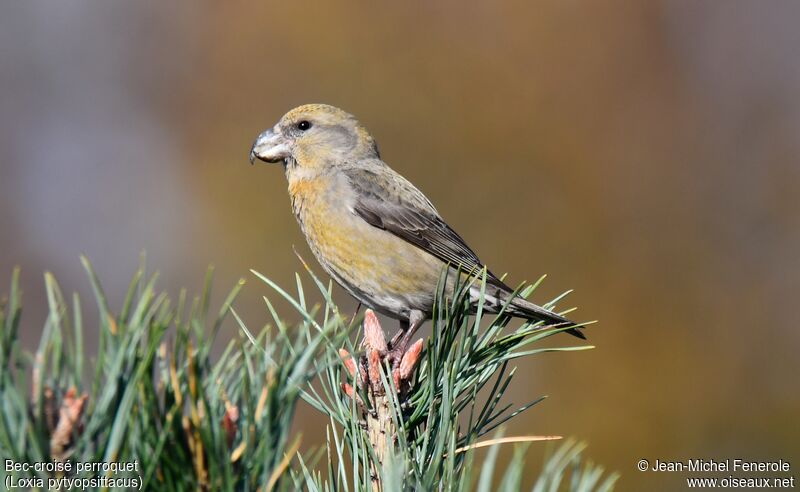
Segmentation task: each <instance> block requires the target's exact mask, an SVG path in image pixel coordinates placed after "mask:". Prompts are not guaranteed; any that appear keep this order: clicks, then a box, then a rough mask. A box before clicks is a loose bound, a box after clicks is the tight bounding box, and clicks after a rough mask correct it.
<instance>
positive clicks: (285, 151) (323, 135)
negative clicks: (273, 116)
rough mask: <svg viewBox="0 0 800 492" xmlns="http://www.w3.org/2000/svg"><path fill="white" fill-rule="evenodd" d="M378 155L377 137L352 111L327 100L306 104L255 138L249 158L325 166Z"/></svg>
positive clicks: (251, 160)
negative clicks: (370, 132)
mask: <svg viewBox="0 0 800 492" xmlns="http://www.w3.org/2000/svg"><path fill="white" fill-rule="evenodd" d="M370 157H378V148H377V146H376V145H375V140H374V139H373V138H372V136H371V135H370V134H369V132H367V130H366V128H364V127H363V126H362V125H361V124H360V123H359V122H358V121H357V120H356V119H355V118H354V117H353V116H352V115H350V114H349V113H346V112H345V111H342V110H341V109H339V108H335V107H333V106H328V105H326V104H306V105H305V106H300V107H297V108H295V109H293V110H291V111H289V112H288V113H286V114H285V115H283V117H282V118H281V119H280V120H279V121H278V123H276V124H275V126H274V127H272V128H270V129H268V130H266V131H264V132H263V133H261V135H259V136H258V137H257V138H256V141H255V143H253V147H252V148H251V149H250V162H251V163H253V162H254V161H255V159H260V160H262V161H264V162H273V163H278V162H281V163H283V164H284V165H287V166H289V165H291V166H300V167H303V168H308V169H322V168H325V167H327V166H331V165H336V164H337V163H339V162H342V161H343V160H357V159H364V158H370Z"/></svg>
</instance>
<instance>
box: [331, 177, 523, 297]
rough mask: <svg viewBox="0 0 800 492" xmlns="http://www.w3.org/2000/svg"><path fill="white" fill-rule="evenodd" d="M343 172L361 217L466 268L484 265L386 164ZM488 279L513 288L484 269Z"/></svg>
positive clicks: (413, 187) (476, 271)
mask: <svg viewBox="0 0 800 492" xmlns="http://www.w3.org/2000/svg"><path fill="white" fill-rule="evenodd" d="M345 174H346V175H347V177H348V180H349V182H350V185H351V186H352V188H353V191H354V192H355V194H356V197H357V198H356V200H355V204H354V207H353V210H354V212H355V213H356V214H358V215H359V216H360V217H361V218H362V219H364V220H365V221H366V222H367V223H369V224H370V225H372V226H374V227H378V228H380V229H383V230H385V231H387V232H390V233H392V234H394V235H395V236H397V237H399V238H401V239H403V240H405V241H408V242H409V243H411V244H413V245H414V246H417V247H418V248H421V249H423V250H425V251H426V252H428V253H430V254H431V255H433V256H435V257H437V258H439V259H440V260H442V261H444V262H445V263H450V264H451V265H452V266H454V267H458V266H459V265H460V266H461V269H462V270H463V271H465V272H472V273H480V272H481V270H482V269H483V268H484V266H483V264H482V263H481V261H480V260H479V259H478V256H477V255H476V254H475V252H474V251H472V249H470V247H469V246H467V244H466V242H464V239H462V238H461V236H459V235H458V233H456V231H454V230H453V229H452V228H451V227H450V226H449V225H447V223H446V222H445V221H444V220H443V219H442V218H441V217H440V216H439V213H438V212H437V211H436V209H435V208H434V207H433V205H432V204H431V203H430V201H429V200H428V199H427V198H426V197H425V195H423V194H422V192H421V191H419V190H418V189H417V188H416V187H415V186H414V185H412V184H411V183H410V182H409V181H408V180H406V179H405V178H403V177H402V176H400V175H399V174H397V173H395V172H394V171H392V170H391V169H389V168H388V167H385V166H381V167H378V168H372V169H370V168H367V169H364V168H358V169H355V168H354V169H347V170H346V171H345ZM486 278H487V282H489V283H490V284H494V285H496V286H497V287H500V288H501V289H503V290H507V291H509V292H510V291H512V290H513V289H511V288H510V287H508V286H507V285H506V284H504V283H503V282H502V281H501V280H500V279H499V278H498V277H497V276H496V275H494V274H493V273H491V272H489V271H487V274H486Z"/></svg>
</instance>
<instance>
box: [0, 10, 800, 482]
mask: <svg viewBox="0 0 800 492" xmlns="http://www.w3.org/2000/svg"><path fill="white" fill-rule="evenodd" d="M798 16H800V4H797V3H792V2H769V3H763V2H744V1H740V2H686V1H674V2H661V1H652V2H616V1H610V2H580V3H579V2H562V1H553V2H493V3H491V4H488V3H487V4H485V5H466V4H465V3H463V2H456V1H445V2H435V3H433V2H398V3H395V4H388V3H384V4H381V5H378V4H376V3H369V2H357V4H354V5H348V6H344V5H323V4H321V3H318V2H275V3H266V2H264V3H260V4H259V5H254V4H252V3H247V2H208V1H207V2H188V1H178V2H167V3H165V2H155V1H152V2H127V3H115V4H113V5H112V4H108V3H98V2H82V1H70V2H43V1H27V2H4V3H3V4H2V7H0V67H1V68H2V69H1V70H0V278H3V279H8V278H9V277H10V273H11V270H12V268H13V267H14V266H15V265H20V266H22V268H23V286H24V289H25V303H26V311H25V314H24V316H23V327H24V330H25V332H24V336H25V337H26V343H27V344H29V345H30V346H32V345H33V343H34V341H35V340H36V339H37V338H38V336H39V334H40V332H41V326H42V322H43V320H44V309H45V299H44V287H43V281H42V273H43V272H44V271H45V270H50V271H52V272H53V273H54V274H55V275H56V277H57V278H58V279H59V281H60V283H61V285H62V287H63V288H64V289H66V290H77V291H79V292H88V282H87V280H86V278H85V276H84V274H83V272H82V270H81V267H80V262H79V261H78V255H79V254H81V253H85V254H87V255H88V256H89V258H90V259H91V260H92V261H93V262H94V264H95V267H96V269H97V270H98V272H99V275H100V277H101V279H102V280H103V282H104V285H105V287H106V290H107V291H108V293H109V296H110V298H111V300H112V304H114V303H116V304H115V305H116V306H117V307H118V306H119V302H120V300H121V298H122V296H123V294H124V291H125V289H126V287H127V283H128V281H129V280H130V277H131V275H132V273H133V271H134V270H135V268H136V265H137V263H138V261H139V253H140V252H141V251H146V252H147V256H148V265H150V266H151V267H152V268H154V269H158V270H159V271H160V272H161V279H162V280H161V285H162V287H163V288H164V289H166V290H168V291H169V292H170V293H172V294H173V295H175V294H177V291H178V289H179V288H180V287H181V286H187V287H190V288H191V289H193V290H194V291H197V290H199V288H200V286H201V283H202V277H203V274H204V269H205V267H206V266H207V265H208V264H212V263H213V264H214V265H216V269H217V281H216V286H217V294H218V295H219V296H222V295H223V294H224V293H225V291H226V290H227V289H228V288H229V287H230V286H232V285H233V283H234V282H235V281H236V279H238V278H239V277H240V276H244V277H246V278H248V279H249V284H248V286H247V287H246V289H245V294H244V296H243V297H242V300H241V302H240V303H239V310H240V311H242V312H243V313H244V316H245V318H246V320H247V321H248V323H249V324H250V325H251V326H256V327H257V326H259V325H263V324H265V323H267V322H268V317H267V313H266V310H265V309H264V308H263V304H262V303H260V301H259V298H260V296H261V295H263V294H265V293H268V291H267V288H266V286H264V285H263V284H260V283H259V282H257V281H254V280H255V279H254V278H253V277H252V275H251V274H249V272H248V270H249V269H250V268H254V269H257V270H259V271H261V272H263V273H264V274H266V275H268V276H270V277H271V278H273V279H275V280H276V281H278V282H279V283H280V284H283V285H286V286H292V285H293V284H294V272H295V271H298V270H301V269H302V266H301V265H300V263H299V262H298V260H297V259H296V257H295V255H294V253H293V251H292V247H293V246H295V247H296V248H297V250H298V252H299V253H300V254H301V255H303V256H305V257H307V258H308V259H309V260H310V259H311V253H310V252H309V250H308V248H307V246H306V244H305V241H304V239H303V237H302V236H301V235H300V231H299V228H298V227H297V224H296V223H295V219H294V217H293V216H292V213H291V211H290V206H289V200H288V197H287V194H286V183H285V179H284V177H283V174H282V172H281V169H280V167H279V166H267V165H258V166H250V165H249V164H248V162H247V154H248V151H249V149H250V145H251V144H252V141H253V139H254V137H255V136H256V135H257V134H258V133H259V132H261V131H262V130H263V129H265V128H267V127H269V126H272V125H273V124H274V122H275V121H276V120H277V119H278V118H280V116H281V115H282V114H283V113H284V112H286V111H287V110H289V109H290V108H292V107H294V106H297V105H300V104H303V103H308V102H325V103H329V104H333V105H337V106H340V107H342V108H344V109H346V110H347V111H349V112H351V113H353V114H355V115H356V116H357V117H358V118H359V119H360V120H361V121H362V122H363V123H364V124H365V125H366V126H367V127H368V128H369V129H370V130H371V132H372V133H373V135H374V136H375V137H376V139H377V141H378V143H379V144H380V148H381V153H382V155H383V157H384V158H385V160H386V161H387V162H389V163H390V164H391V165H392V166H393V167H394V168H395V169H397V170H398V171H400V172H401V173H402V174H404V175H405V176H406V177H408V178H409V179H410V180H411V181H412V182H414V183H416V184H417V185H418V186H419V187H420V188H421V189H422V190H423V191H424V192H425V193H426V194H427V195H428V196H429V197H430V198H431V200H432V201H433V202H434V203H435V204H436V206H437V208H438V209H439V211H440V212H441V213H442V214H443V216H444V217H445V218H446V219H447V220H448V221H449V222H450V223H451V225H453V227H454V228H455V229H456V230H457V231H459V232H460V233H461V235H463V236H464V237H465V238H466V240H467V241H468V243H469V244H470V245H472V247H473V248H474V249H475V250H476V251H477V252H478V253H479V254H480V256H481V258H482V259H483V260H484V261H486V262H487V263H488V264H489V265H490V266H491V268H492V269H493V270H495V271H496V272H509V274H510V277H509V278H510V281H511V282H512V283H516V282H520V281H522V280H534V279H536V278H537V277H539V276H540V275H541V274H543V273H547V274H548V275H549V277H548V280H547V281H546V282H545V283H544V286H543V287H542V289H541V290H539V291H537V293H536V294H535V299H534V300H535V301H538V302H544V301H546V300H548V299H550V298H551V297H553V296H554V295H556V294H558V293H560V292H562V291H564V290H566V289H571V288H572V289H575V292H574V294H572V295H571V296H570V297H569V298H568V300H567V303H566V304H564V303H562V304H561V307H562V308H563V307H568V306H571V305H577V306H579V307H580V309H579V311H577V313H576V317H578V318H579V319H582V320H589V319H598V320H600V323H599V324H598V325H596V327H593V328H592V329H591V330H589V338H590V342H591V343H593V344H595V345H597V349H596V350H593V351H589V352H581V353H567V354H550V355H546V356H542V357H537V358H536V360H533V361H527V362H525V363H524V364H523V365H522V367H521V368H520V372H521V374H522V376H523V377H521V378H519V381H517V383H516V385H515V386H514V387H513V398H514V401H515V402H516V403H518V404H522V403H525V402H527V401H529V400H531V399H533V398H535V397H537V396H539V395H541V394H547V395H550V398H549V399H548V400H547V401H546V402H545V403H543V404H542V405H540V406H537V407H535V408H534V409H532V410H530V411H529V413H528V414H527V416H525V417H523V418H521V419H519V420H518V421H516V422H515V423H514V424H513V425H512V426H511V428H510V429H508V431H507V434H508V435H511V434H531V433H534V434H535V433H539V434H563V435H570V436H575V437H577V438H579V439H585V440H587V441H588V442H589V443H590V447H589V451H588V454H589V456H591V457H592V458H594V459H595V460H596V461H598V462H600V463H602V464H604V465H606V466H607V467H608V468H610V469H612V470H618V471H620V472H622V474H623V477H622V480H621V482H620V484H619V485H620V489H622V490H674V489H675V488H676V487H678V486H679V485H680V484H681V483H682V481H681V477H682V476H683V475H680V474H654V473H640V472H638V471H636V468H635V466H636V462H637V461H638V460H639V459H641V458H648V459H651V461H652V460H654V459H656V458H659V459H665V460H685V459H688V458H707V459H717V460H719V459H724V458H746V459H753V460H756V459H778V458H783V459H788V460H790V461H791V460H792V458H794V459H795V460H794V462H793V463H792V464H793V465H794V467H795V469H793V471H794V472H795V474H796V467H798V466H800V461H798V460H797V458H798V457H800V453H798V451H800V444H798V443H800V425H798V424H797V420H798V415H800V391H798V390H800V383H798V376H800V362H798V356H797V352H798V346H799V345H798V344H799V343H800V332H799V331H798V325H797V314H796V308H795V307H794V306H793V305H792V303H793V302H796V299H797V296H798V293H800V138H799V137H800V58H798V56H797V47H798V46H800V30H798V29H797V22H796V21H797V19H798ZM312 264H313V266H314V268H315V269H316V271H317V272H318V273H320V274H322V271H321V269H320V268H319V267H318V266H317V265H316V263H315V262H312ZM3 282H4V283H5V280H3ZM6 289H7V288H5V287H4V288H3V289H2V291H3V292H6V291H7V290H6ZM336 296H337V298H338V299H339V301H340V303H341V305H342V307H344V308H345V309H352V308H353V307H354V303H353V302H352V301H351V300H350V299H349V298H348V297H347V295H346V294H345V293H344V292H343V291H341V290H338V291H337V292H336ZM90 310H91V309H90V308H87V311H90ZM284 312H286V313H287V314H286V316H287V318H291V316H292V313H291V311H290V310H289V309H284ZM389 329H391V330H394V323H391V324H389V326H388V327H387V330H389ZM225 336H226V337H230V336H238V335H237V334H236V330H235V329H234V328H233V327H231V329H230V331H229V333H228V334H226V335H225ZM571 342H572V341H571V340H567V339H564V340H562V343H571ZM300 412H301V413H302V418H301V419H299V420H300V421H301V422H303V426H302V428H300V429H298V430H300V431H302V432H303V434H304V443H305V444H309V445H311V444H314V443H315V440H317V441H318V442H323V441H322V439H323V437H322V436H324V433H323V432H322V429H323V428H324V424H325V423H324V422H323V421H322V419H321V418H319V416H318V415H316V414H315V413H314V411H313V410H310V409H309V408H307V407H305V406H304V407H303V408H302V409H301V410H300ZM543 449H544V447H543V446H536V445H534V446H533V447H532V448H531V450H530V456H529V459H530V461H531V463H532V464H533V465H532V467H531V472H530V473H531V477H533V476H534V475H535V473H536V468H537V467H538V466H539V465H538V464H539V463H540V462H541V457H540V456H541V455H543ZM509 451H510V450H509Z"/></svg>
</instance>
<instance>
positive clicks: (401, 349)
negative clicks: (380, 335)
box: [386, 311, 425, 367]
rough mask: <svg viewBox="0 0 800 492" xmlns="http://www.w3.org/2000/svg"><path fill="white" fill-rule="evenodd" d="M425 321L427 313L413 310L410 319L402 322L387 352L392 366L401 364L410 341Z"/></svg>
mask: <svg viewBox="0 0 800 492" xmlns="http://www.w3.org/2000/svg"><path fill="white" fill-rule="evenodd" d="M424 322H425V315H424V314H422V312H420V311H412V312H411V315H410V316H409V319H408V321H401V322H400V331H399V332H398V333H397V334H396V335H395V336H393V337H392V341H391V343H390V344H389V352H388V353H387V354H386V358H387V359H389V361H390V362H391V363H392V367H396V366H397V365H399V364H400V361H401V360H402V359H403V355H405V353H406V349H407V348H408V342H409V341H410V340H411V337H412V336H414V333H416V332H417V330H418V329H419V327H420V326H422V323H424Z"/></svg>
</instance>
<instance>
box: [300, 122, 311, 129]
mask: <svg viewBox="0 0 800 492" xmlns="http://www.w3.org/2000/svg"><path fill="white" fill-rule="evenodd" d="M297 128H298V129H299V130H302V131H306V130H308V129H309V128H311V122H310V121H306V120H303V121H301V122H300V123H298V124H297Z"/></svg>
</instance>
